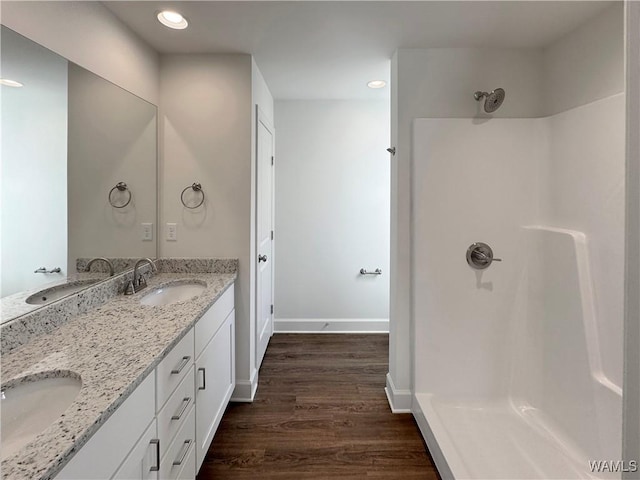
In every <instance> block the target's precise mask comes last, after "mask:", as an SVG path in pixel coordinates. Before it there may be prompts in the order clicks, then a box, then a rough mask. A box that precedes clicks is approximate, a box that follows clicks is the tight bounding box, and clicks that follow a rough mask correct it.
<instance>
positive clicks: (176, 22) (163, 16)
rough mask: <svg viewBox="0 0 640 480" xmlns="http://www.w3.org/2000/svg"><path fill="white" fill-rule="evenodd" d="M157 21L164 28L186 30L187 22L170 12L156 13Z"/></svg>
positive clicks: (180, 16) (177, 14) (176, 13)
mask: <svg viewBox="0 0 640 480" xmlns="http://www.w3.org/2000/svg"><path fill="white" fill-rule="evenodd" d="M158 21H159V22H160V23H161V24H163V25H164V26H166V27H169V28H175V29H176V30H182V29H185V28H187V26H188V25H189V22H187V19H186V18H184V17H183V16H182V15H180V14H179V13H178V12H174V11H172V10H163V11H162V12H159V13H158Z"/></svg>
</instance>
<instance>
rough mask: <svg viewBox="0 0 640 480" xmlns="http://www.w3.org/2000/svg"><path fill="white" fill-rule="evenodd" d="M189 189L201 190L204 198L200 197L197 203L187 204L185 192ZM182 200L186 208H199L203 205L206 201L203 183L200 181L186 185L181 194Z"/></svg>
mask: <svg viewBox="0 0 640 480" xmlns="http://www.w3.org/2000/svg"><path fill="white" fill-rule="evenodd" d="M189 189H191V190H193V191H194V192H200V195H201V196H202V198H201V199H200V202H199V203H198V204H197V205H193V206H189V205H187V202H185V200H184V194H185V193H186V192H187V190H189ZM180 201H181V202H182V205H184V206H185V207H186V208H190V209H192V210H193V209H194V208H198V207H199V206H200V205H202V204H203V203H204V191H203V190H202V185H200V184H199V183H196V182H194V183H192V184H191V185H189V186H188V187H186V188H185V189H184V190H182V193H181V194H180Z"/></svg>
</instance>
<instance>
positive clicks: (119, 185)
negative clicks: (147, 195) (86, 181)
mask: <svg viewBox="0 0 640 480" xmlns="http://www.w3.org/2000/svg"><path fill="white" fill-rule="evenodd" d="M115 190H118V191H119V192H127V193H128V194H129V196H128V197H127V201H126V202H125V203H123V204H120V205H118V204H117V203H115V202H114V201H113V200H112V199H111V194H112V193H113V192H114V191H115ZM129 203H131V190H129V187H127V184H126V183H124V182H118V183H117V184H116V186H115V187H113V188H112V189H111V190H109V204H111V206H112V207H113V208H124V207H126V206H127V205H129Z"/></svg>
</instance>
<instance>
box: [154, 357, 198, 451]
mask: <svg viewBox="0 0 640 480" xmlns="http://www.w3.org/2000/svg"><path fill="white" fill-rule="evenodd" d="M193 389H194V377H193V366H191V368H190V369H189V371H188V372H187V375H186V376H185V377H184V378H183V379H182V382H180V385H178V388H176V390H175V392H173V394H172V395H171V397H169V400H168V401H167V403H166V404H165V405H164V407H162V410H160V412H159V413H158V438H160V439H162V441H163V442H166V445H168V444H169V443H171V441H172V440H173V437H174V436H175V435H176V433H178V430H180V427H181V426H182V424H183V423H184V422H185V420H186V418H187V416H188V413H189V411H190V410H191V407H192V406H193V405H194V403H195V397H194V391H193Z"/></svg>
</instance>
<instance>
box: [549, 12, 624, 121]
mask: <svg viewBox="0 0 640 480" xmlns="http://www.w3.org/2000/svg"><path fill="white" fill-rule="evenodd" d="M612 3H613V5H612V6H611V7H609V8H607V9H606V10H605V11H604V12H602V13H601V14H600V15H597V16H596V17H594V18H593V19H591V20H590V21H589V22H587V23H585V24H584V25H582V26H580V27H579V28H577V29H576V30H574V31H573V32H570V33H568V34H567V35H565V36H564V37H562V38H561V39H559V40H558V41H556V42H554V43H553V44H552V45H549V46H547V47H546V48H545V49H544V50H543V52H542V54H543V69H544V70H543V74H544V75H543V92H542V93H543V96H542V99H541V101H542V104H543V105H544V112H545V115H553V114H556V113H558V112H562V111H565V110H568V109H570V108H573V107H577V106H579V105H584V104H585V103H589V102H593V101H594V100H599V99H601V98H605V97H608V96H611V95H615V94H616V93H620V92H622V91H624V75H623V72H624V25H623V23H624V15H623V13H624V12H623V7H624V5H623V3H622V2H612Z"/></svg>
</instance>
